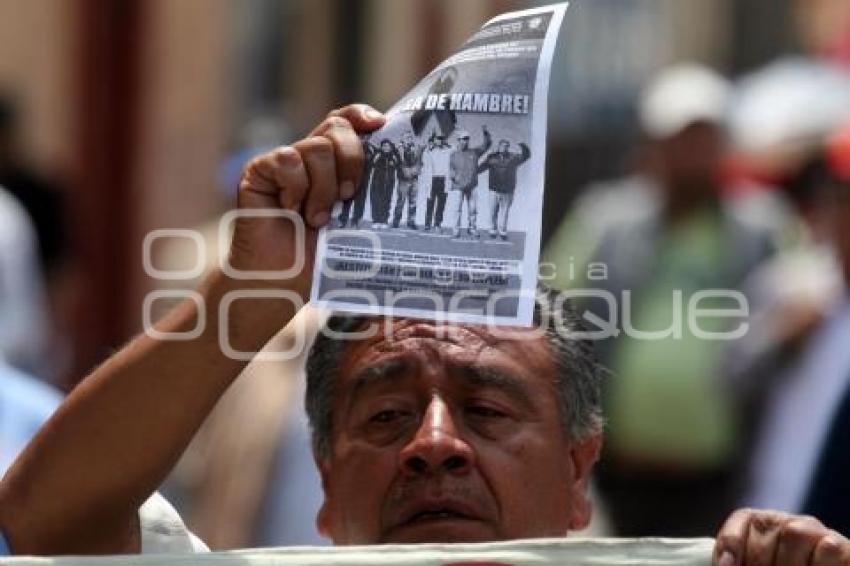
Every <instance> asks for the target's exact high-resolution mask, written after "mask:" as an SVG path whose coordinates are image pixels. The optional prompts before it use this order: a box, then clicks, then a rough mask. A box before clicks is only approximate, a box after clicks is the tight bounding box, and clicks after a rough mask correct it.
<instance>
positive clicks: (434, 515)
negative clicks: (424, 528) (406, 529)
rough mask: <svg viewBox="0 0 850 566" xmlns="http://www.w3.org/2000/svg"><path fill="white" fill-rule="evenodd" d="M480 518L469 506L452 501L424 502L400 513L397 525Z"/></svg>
mask: <svg viewBox="0 0 850 566" xmlns="http://www.w3.org/2000/svg"><path fill="white" fill-rule="evenodd" d="M479 519H480V518H479V517H478V515H477V514H476V513H475V511H474V510H473V509H471V508H470V507H469V506H467V505H465V504H463V503H460V502H454V501H446V502H433V503H425V504H420V505H416V506H414V507H412V508H411V509H410V510H408V511H407V512H405V513H404V514H403V515H402V520H401V521H400V523H399V526H409V525H417V524H424V523H429V522H436V521H451V520H467V521H475V520H479Z"/></svg>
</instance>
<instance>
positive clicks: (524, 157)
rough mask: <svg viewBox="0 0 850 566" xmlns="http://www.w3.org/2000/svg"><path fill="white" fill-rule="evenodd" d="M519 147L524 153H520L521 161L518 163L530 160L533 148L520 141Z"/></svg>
mask: <svg viewBox="0 0 850 566" xmlns="http://www.w3.org/2000/svg"><path fill="white" fill-rule="evenodd" d="M519 149H520V151H521V152H522V153H521V154H520V155H519V161H518V162H517V164H520V163H525V162H526V161H528V158H529V157H531V150H530V149H528V145H526V144H524V143H522V142H520V144H519Z"/></svg>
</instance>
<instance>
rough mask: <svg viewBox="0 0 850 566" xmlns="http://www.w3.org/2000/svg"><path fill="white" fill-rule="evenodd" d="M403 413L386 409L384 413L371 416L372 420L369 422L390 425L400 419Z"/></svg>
mask: <svg viewBox="0 0 850 566" xmlns="http://www.w3.org/2000/svg"><path fill="white" fill-rule="evenodd" d="M403 415H404V413H402V412H401V411H397V410H394V409H388V410H386V411H381V412H379V413H375V414H374V415H372V418H370V419H369V422H372V423H391V422H393V421H395V420H397V419H399V418H400V417H402V416H403Z"/></svg>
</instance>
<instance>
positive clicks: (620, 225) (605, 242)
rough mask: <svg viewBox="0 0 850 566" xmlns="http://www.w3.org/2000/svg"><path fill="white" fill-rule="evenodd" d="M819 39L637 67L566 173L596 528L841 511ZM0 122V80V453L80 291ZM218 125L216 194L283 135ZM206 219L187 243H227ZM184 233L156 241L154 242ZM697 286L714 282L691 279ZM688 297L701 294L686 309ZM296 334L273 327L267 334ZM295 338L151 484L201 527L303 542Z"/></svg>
mask: <svg viewBox="0 0 850 566" xmlns="http://www.w3.org/2000/svg"><path fill="white" fill-rule="evenodd" d="M839 39H840V40H837V41H836V42H835V44H834V45H833V46H832V48H831V49H824V50H821V51H820V52H817V53H807V54H798V55H793V56H783V57H781V58H779V59H776V60H774V61H773V62H771V63H769V64H768V65H766V66H763V67H761V68H759V69H756V70H754V71H751V72H748V73H746V74H744V75H743V76H736V77H734V78H733V77H729V76H724V74H723V73H720V72H718V71H717V70H715V69H711V68H709V67H707V66H704V65H701V64H697V63H692V62H679V63H676V64H673V65H670V66H668V67H667V68H665V69H662V70H661V72H659V73H658V74H656V75H655V76H653V77H649V78H648V80H647V81H646V83H645V84H644V85H643V87H642V90H640V91H639V92H637V91H636V92H634V93H632V94H633V97H634V100H635V101H636V102H635V106H636V108H637V116H638V122H639V124H640V130H641V135H640V136H639V138H638V139H636V140H635V141H634V143H633V145H632V147H630V148H629V156H630V159H629V167H628V169H629V170H628V171H627V172H626V174H625V175H623V176H621V177H619V178H614V179H612V178H605V179H596V180H595V181H594V182H592V183H590V184H589V185H588V186H586V187H585V188H583V190H582V191H581V192H580V194H579V196H578V197H577V198H576V199H575V200H574V202H573V205H572V206H571V207H570V209H569V210H568V211H567V213H566V215H565V216H564V217H563V219H561V221H559V223H558V226H557V229H555V230H554V232H553V234H552V236H551V237H550V238H549V240H548V242H547V243H546V244H545V247H544V250H543V256H542V259H541V261H542V262H545V263H546V264H547V265H548V266H550V267H551V269H546V270H545V273H546V274H547V277H548V278H549V279H550V280H548V281H546V282H547V283H548V284H550V285H552V286H553V287H556V288H560V289H569V290H574V291H576V292H577V296H579V297H581V298H580V299H579V300H580V302H581V304H582V308H584V309H586V310H587V312H588V313H590V314H592V315H594V316H596V317H598V318H597V320H604V321H614V324H615V326H616V328H617V330H618V332H617V333H616V336H613V337H610V338H606V339H604V340H601V341H600V342H599V343H598V347H599V352H600V355H601V357H602V359H603V362H604V363H605V364H606V366H607V367H608V368H609V369H610V375H609V378H608V379H607V383H606V388H605V414H606V416H607V434H606V445H605V448H604V456H603V461H602V465H601V466H600V468H599V470H598V473H597V476H596V478H595V485H594V490H595V493H596V499H597V513H598V521H597V523H596V525H595V526H594V527H592V528H594V529H596V530H595V531H594V533H595V534H603V535H613V536H709V535H711V534H712V533H714V532H715V531H716V530H717V527H718V526H719V525H720V523H721V521H722V519H723V518H725V516H727V515H728V514H729V512H730V511H731V510H733V509H735V508H737V507H739V506H741V505H750V506H756V507H763V508H775V509H780V510H784V511H789V512H794V513H806V514H811V515H815V516H817V517H819V518H820V519H821V520H822V521H823V522H824V523H826V524H829V525H831V526H832V527H833V528H835V529H836V530H838V531H840V532H842V533H843V534H844V535H850V485H848V483H847V481H846V478H847V477H850V476H849V475H850V443H847V442H846V440H845V435H846V433H847V431H850V48H848V47H847V46H850V27H849V28H848V29H847V31H846V34H845V35H842V36H840V38H839ZM583 56H584V57H593V54H592V53H585V54H583ZM550 113H551V114H557V113H558V108H557V107H553V108H551V109H550ZM17 126H18V122H17V120H16V111H15V105H14V103H13V101H12V99H10V98H5V99H3V100H2V101H0V187H2V188H0V472H2V471H3V470H5V468H6V467H8V465H9V464H10V463H11V461H12V460H13V458H14V456H15V454H16V453H17V452H18V451H19V450H20V449H21V448H22V447H23V446H24V445H25V443H26V441H27V439H28V438H29V437H30V436H31V435H32V434H33V433H34V432H35V430H36V429H37V428H38V427H39V426H40V424H41V423H42V422H43V421H44V420H45V419H46V418H47V417H48V416H49V414H50V413H51V411H52V410H53V409H54V408H55V407H56V406H57V404H58V403H59V401H60V400H61V393H60V389H61V388H62V387H63V386H64V384H65V383H66V382H65V381H64V379H63V376H64V375H65V373H66V372H67V371H68V368H69V367H72V365H73V362H72V360H71V359H70V358H71V356H72V354H71V353H70V351H69V346H68V344H69V340H68V334H69V332H70V331H69V330H68V329H69V328H70V325H69V322H68V320H69V318H71V317H73V316H74V305H75V296H76V294H77V293H85V290H84V289H80V288H79V285H78V284H77V283H76V281H77V279H76V276H75V266H74V253H73V249H74V246H73V242H72V239H71V236H70V234H71V231H69V229H68V226H67V223H68V218H69V216H68V211H67V203H66V202H65V196H66V194H67V193H66V191H65V190H64V188H63V187H62V186H61V184H59V183H56V182H55V181H52V180H50V179H48V178H47V177H46V176H43V175H42V174H40V173H39V172H38V171H36V170H33V168H32V167H31V166H30V165H29V164H28V162H27V159H26V156H25V155H23V154H22V152H21V151H20V144H19V142H18V135H19V132H18V128H17ZM241 133H242V135H241V136H239V138H238V143H237V144H235V146H236V147H234V150H233V152H232V153H231V154H230V155H229V156H227V157H226V158H225V159H223V160H222V162H223V164H222V171H221V186H222V192H223V194H224V195H225V199H224V200H225V201H226V200H227V199H228V198H232V196H233V192H232V187H234V186H235V179H236V178H238V174H239V171H240V167H241V163H243V162H244V161H247V160H248V159H249V158H250V156H252V155H255V154H257V153H259V152H261V151H264V150H265V149H267V148H268V147H273V146H274V145H277V144H280V143H285V142H286V141H287V140H288V139H290V137H291V134H290V132H289V131H288V128H287V127H285V126H284V125H283V121H282V120H281V119H280V118H279V117H277V116H272V117H261V118H258V119H256V120H253V121H251V122H250V123H249V124H248V125H247V126H246V127H244V128H242V130H241ZM556 158H557V156H555V155H551V154H550V155H549V159H550V160H551V159H556ZM568 165H569V164H568ZM557 191H558V186H557V185H556V184H555V183H551V184H550V186H548V187H547V194H548V195H550V198H551V195H552V193H553V192H557ZM230 204H231V205H232V203H230ZM210 222H211V223H210V224H209V225H205V226H202V227H198V228H199V231H200V232H201V234H203V235H204V238H205V240H206V241H207V243H208V248H207V249H211V250H215V249H221V248H226V246H223V245H220V244H221V242H216V241H215V240H216V239H217V238H218V237H219V234H218V231H217V222H216V217H214V218H212V219H211V221H210ZM104 237H107V236H106V235H104ZM184 253H185V251H184V250H181V249H164V250H160V256H159V260H158V265H160V266H163V268H165V269H167V268H168V266H170V265H172V266H180V265H185V261H183V259H182V255H183V254H184ZM206 259H207V260H208V264H209V265H208V267H211V266H212V265H214V263H215V261H216V259H217V258H216V257H207V258H206ZM543 272H544V271H541V273H543ZM182 284H184V285H185V282H183V283H182ZM588 290H595V291H599V292H605V293H606V294H605V297H614V298H615V299H616V301H614V302H613V303H612V302H611V301H608V300H606V299H604V298H600V297H602V295H601V294H598V295H597V296H596V297H595V298H593V297H591V294H592V293H590V292H587V291H588ZM717 290H723V291H729V292H730V293H728V294H727V295H726V296H725V297H724V296H720V294H713V295H711V296H706V297H705V298H704V299H703V300H696V299H695V297H699V296H700V293H702V292H704V291H717ZM742 306H743V307H745V311H741V310H740V309H741V308H742ZM695 309H703V312H704V313H706V314H709V315H713V316H710V317H705V318H702V319H700V321H701V322H700V323H699V325H698V327H695V325H694V324H693V318H694V317H693V316H692V315H693V313H694V311H695ZM321 316H322V315H321V314H319V313H317V312H315V311H309V310H305V312H304V313H303V319H304V323H305V324H306V326H307V327H308V328H312V329H315V328H316V327H317V325H318V324H319V322H320V319H321ZM739 331H740V332H739ZM298 339H299V338H298V337H297V336H295V334H294V330H292V329H291V328H287V329H284V330H283V331H282V332H281V334H280V335H279V336H278V337H277V338H275V341H274V343H273V344H271V345H270V346H269V348H271V349H279V348H280V347H281V345H287V344H290V343H292V342H293V341H296V340H298ZM302 362H303V358H298V359H296V360H293V361H291V362H285V363H284V362H256V363H252V364H251V365H250V366H249V368H248V369H247V370H246V373H248V374H250V375H248V376H245V377H244V378H243V379H240V380H239V381H238V382H237V385H236V386H235V387H234V388H233V389H232V390H231V391H229V392H228V394H227V395H226V396H225V398H224V399H223V400H222V402H221V403H220V404H219V406H218V407H217V408H216V411H215V412H214V414H213V416H212V417H211V418H210V419H209V421H208V423H207V424H206V425H205V426H204V428H203V429H202V430H201V432H200V433H199V435H198V437H197V438H196V440H195V442H194V443H193V445H192V447H191V448H190V449H189V451H188V452H187V454H186V455H185V456H184V458H183V461H182V462H181V464H180V466H179V467H178V469H177V470H176V471H175V473H174V474H173V476H172V478H171V479H170V480H169V482H168V484H167V485H166V486H165V492H166V493H167V494H168V495H169V499H170V500H171V501H172V502H174V503H175V505H177V506H178V507H180V509H181V514H182V515H183V516H184V517H185V518H186V519H187V523H189V525H190V527H191V528H192V530H193V531H195V532H196V533H197V534H198V535H200V536H201V537H202V538H203V539H204V540H206V541H207V542H208V543H210V545H211V546H212V547H214V548H233V547H245V546H262V545H287V544H322V543H323V540H322V539H321V538H320V537H319V535H318V534H317V532H316V529H315V525H314V519H313V518H314V517H315V511H316V510H317V509H318V506H319V504H320V502H321V493H320V489H321V487H320V483H319V480H318V477H317V474H316V472H315V470H314V468H313V463H312V457H311V456H310V447H309V439H308V435H307V430H306V421H305V417H304V413H303V405H302V396H303V395H302V393H303V379H300V378H299V379H281V378H280V376H281V375H299V376H300V375H301V372H303V368H302V367H301V365H302Z"/></svg>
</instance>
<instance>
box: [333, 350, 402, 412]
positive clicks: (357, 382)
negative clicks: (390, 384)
mask: <svg viewBox="0 0 850 566" xmlns="http://www.w3.org/2000/svg"><path fill="white" fill-rule="evenodd" d="M408 369H410V363H409V362H408V361H407V360H404V359H400V358H395V359H391V360H386V361H383V362H378V363H376V364H372V365H370V366H368V367H366V368H363V369H362V370H361V371H360V372H359V373H357V375H355V376H354V378H353V379H352V380H351V385H349V386H348V390H349V392H350V396H349V400H350V401H352V400H354V398H355V396H356V395H357V394H358V393H361V392H362V391H363V390H364V389H367V388H368V387H370V386H372V385H376V384H378V383H383V382H387V381H390V380H393V379H395V378H397V377H398V376H399V375H400V374H402V373H404V372H405V371H407V370H408ZM350 401H349V402H350Z"/></svg>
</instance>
